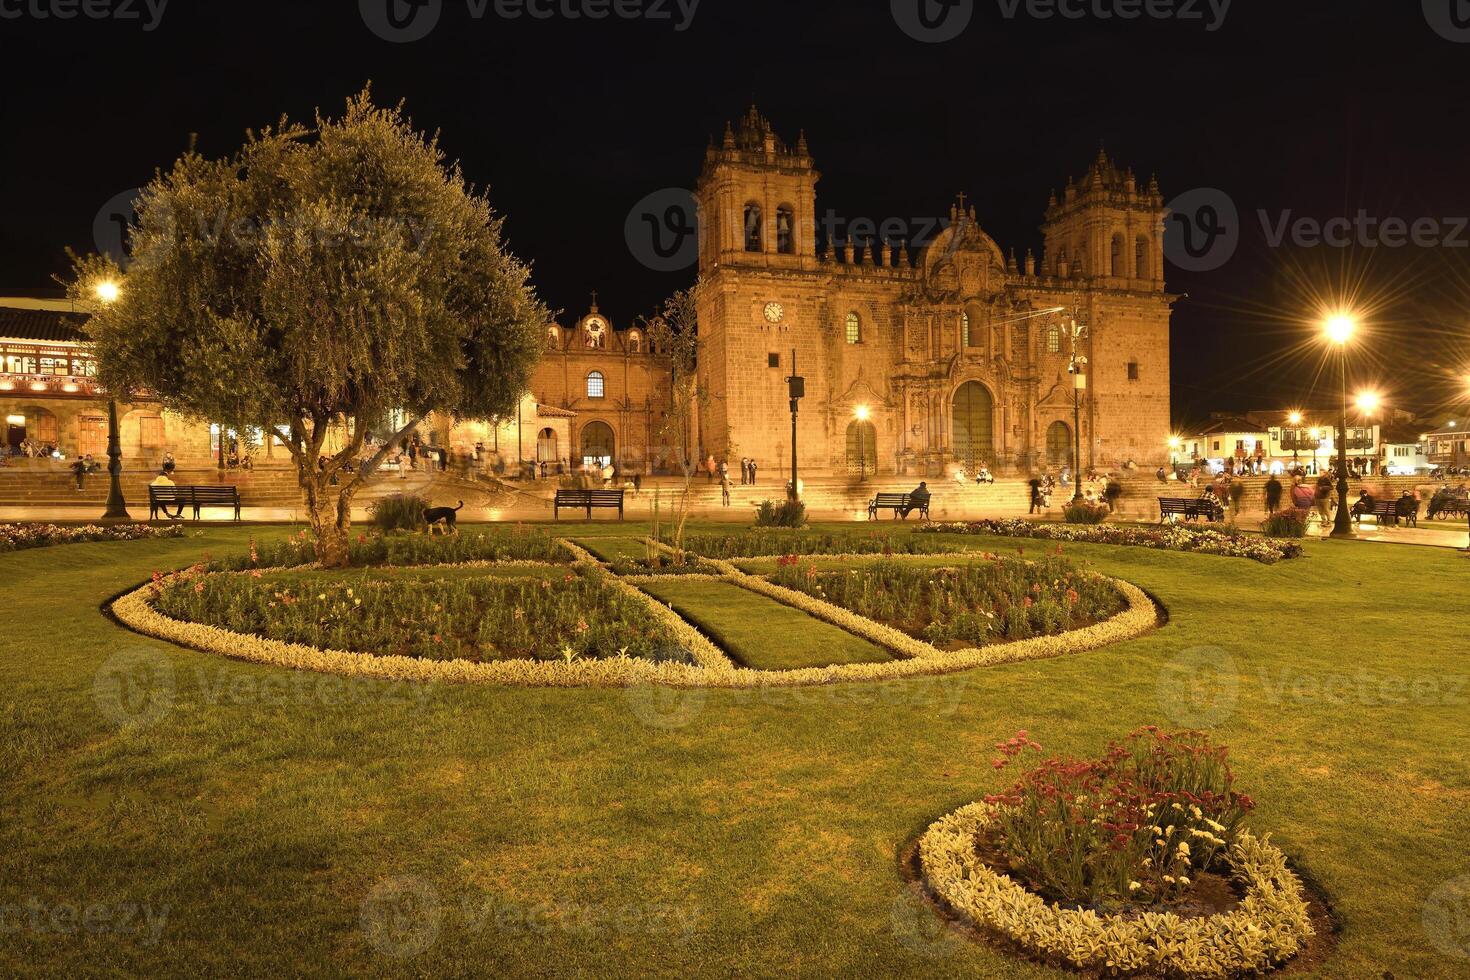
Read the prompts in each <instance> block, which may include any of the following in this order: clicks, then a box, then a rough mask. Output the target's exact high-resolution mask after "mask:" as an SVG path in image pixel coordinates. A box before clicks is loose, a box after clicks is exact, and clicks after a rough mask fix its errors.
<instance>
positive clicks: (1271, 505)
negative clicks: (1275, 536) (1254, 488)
mask: <svg viewBox="0 0 1470 980" xmlns="http://www.w3.org/2000/svg"><path fill="white" fill-rule="evenodd" d="M1280 509H1281V481H1280V480H1278V479H1276V474H1275V473H1272V474H1271V479H1269V480H1267V481H1266V513H1267V514H1274V513H1276V512H1277V511H1278V510H1280Z"/></svg>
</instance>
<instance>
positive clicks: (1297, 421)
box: [1286, 412, 1302, 425]
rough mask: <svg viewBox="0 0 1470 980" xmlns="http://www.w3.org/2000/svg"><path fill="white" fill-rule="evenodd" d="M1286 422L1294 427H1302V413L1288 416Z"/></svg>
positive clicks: (1293, 413)
mask: <svg viewBox="0 0 1470 980" xmlns="http://www.w3.org/2000/svg"><path fill="white" fill-rule="evenodd" d="M1286 421H1288V422H1290V423H1291V424H1292V425H1301V424H1302V413H1301V412H1292V413H1291V414H1290V415H1288V416H1287V417H1286Z"/></svg>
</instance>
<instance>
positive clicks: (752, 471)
mask: <svg viewBox="0 0 1470 980" xmlns="http://www.w3.org/2000/svg"><path fill="white" fill-rule="evenodd" d="M750 485H751V486H755V458H754V457H751V460H750Z"/></svg>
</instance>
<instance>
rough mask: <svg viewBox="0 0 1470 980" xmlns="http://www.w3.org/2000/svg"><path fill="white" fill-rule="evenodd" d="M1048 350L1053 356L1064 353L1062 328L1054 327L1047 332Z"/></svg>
mask: <svg viewBox="0 0 1470 980" xmlns="http://www.w3.org/2000/svg"><path fill="white" fill-rule="evenodd" d="M1046 349H1047V350H1048V351H1049V352H1050V353H1052V354H1060V353H1061V352H1062V330H1061V328H1060V327H1052V328H1051V329H1050V330H1048V331H1047V332H1046Z"/></svg>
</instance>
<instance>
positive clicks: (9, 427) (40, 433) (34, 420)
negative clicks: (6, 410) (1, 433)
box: [5, 405, 61, 453]
mask: <svg viewBox="0 0 1470 980" xmlns="http://www.w3.org/2000/svg"><path fill="white" fill-rule="evenodd" d="M5 423H6V440H5V441H6V444H7V445H8V447H9V449H10V451H11V452H12V453H19V452H23V451H24V449H23V448H22V447H23V446H25V445H26V444H27V443H29V445H30V448H31V452H33V453H39V452H41V451H42V450H43V449H56V448H58V446H59V444H60V441H61V429H60V425H59V423H58V422H57V418H56V415H55V414H54V413H53V412H52V411H51V410H50V409H47V408H42V407H41V406H39V405H27V406H25V407H24V408H22V409H21V410H20V411H19V412H16V413H15V414H13V415H7V416H6V418H5Z"/></svg>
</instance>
